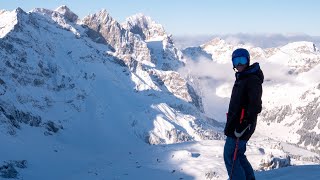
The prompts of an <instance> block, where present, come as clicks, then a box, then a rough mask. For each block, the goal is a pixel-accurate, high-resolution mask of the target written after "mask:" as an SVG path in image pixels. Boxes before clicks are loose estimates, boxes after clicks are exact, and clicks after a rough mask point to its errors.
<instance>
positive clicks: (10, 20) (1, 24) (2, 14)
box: [0, 8, 23, 38]
mask: <svg viewBox="0 0 320 180" xmlns="http://www.w3.org/2000/svg"><path fill="white" fill-rule="evenodd" d="M22 12H23V10H22V9H20V8H18V9H16V10H15V11H6V10H1V11H0V19H1V21H0V38H3V37H4V36H5V35H6V34H7V33H9V32H10V31H11V30H12V29H13V28H14V27H15V25H16V24H17V23H18V13H22Z"/></svg>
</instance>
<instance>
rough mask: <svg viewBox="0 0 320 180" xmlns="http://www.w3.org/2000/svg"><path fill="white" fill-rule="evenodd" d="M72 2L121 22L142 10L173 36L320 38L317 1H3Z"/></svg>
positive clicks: (26, 2) (31, 2)
mask: <svg viewBox="0 0 320 180" xmlns="http://www.w3.org/2000/svg"><path fill="white" fill-rule="evenodd" d="M63 4H64V5H67V6H68V7H69V8H70V9H71V10H72V11H74V12H75V13H76V14H78V15H79V16H80V17H81V18H82V17H84V16H85V15H87V14H89V13H91V14H92V13H95V12H98V11H99V10H101V9H106V10H107V11H108V12H109V13H110V15H111V16H112V17H114V18H115V19H116V20H117V21H119V22H123V21H124V20H125V18H126V17H128V16H130V15H133V14H136V13H139V12H141V13H143V14H145V15H148V16H150V17H151V18H152V19H153V20H155V21H156V22H158V23H160V24H162V25H163V26H164V28H165V29H166V31H167V32H169V33H171V34H173V35H211V34H235V33H254V34H261V33H281V34H308V35H313V36H320V23H318V22H319V19H320V11H319V9H318V8H319V7H320V1H317V0H264V1H262V0H260V1H253V0H197V1H196V0H113V1H111V0H100V1H99V0H90V1H89V0H88V1H84V0H82V1H81V0H46V1H43V0H38V1H36V0H0V9H7V10H13V9H15V8H17V7H21V8H22V9H24V10H25V11H29V10H31V9H33V8H35V7H43V8H48V9H56V8H57V7H58V6H60V5H63Z"/></svg>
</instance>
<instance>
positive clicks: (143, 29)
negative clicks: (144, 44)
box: [123, 14, 166, 40]
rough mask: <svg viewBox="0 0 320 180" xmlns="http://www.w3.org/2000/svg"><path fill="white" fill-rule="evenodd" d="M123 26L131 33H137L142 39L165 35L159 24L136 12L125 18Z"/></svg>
mask: <svg viewBox="0 0 320 180" xmlns="http://www.w3.org/2000/svg"><path fill="white" fill-rule="evenodd" d="M123 27H124V28H125V29H127V30H129V31H130V32H132V33H133V34H138V35H139V36H140V37H141V38H142V39H143V40H149V39H152V38H154V37H158V36H165V35H166V32H165V30H164V28H163V27H162V25H161V24H157V23H156V22H154V21H153V20H152V19H151V18H150V17H148V16H145V15H143V14H136V15H133V16H131V17H128V18H127V19H126V22H125V23H123Z"/></svg>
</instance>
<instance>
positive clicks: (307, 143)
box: [260, 87, 320, 153]
mask: <svg viewBox="0 0 320 180" xmlns="http://www.w3.org/2000/svg"><path fill="white" fill-rule="evenodd" d="M318 94H319V90H318V89H317V88H316V87H314V88H311V89H310V90H308V91H306V92H305V93H304V94H303V95H302V96H301V97H300V98H299V99H300V101H301V103H302V104H303V105H297V104H295V105H294V107H293V105H291V104H289V105H282V106H276V107H273V108H266V109H263V111H262V113H261V114H260V119H261V121H263V122H266V123H267V125H268V126H270V125H272V124H278V125H279V126H283V128H286V129H287V130H289V131H290V132H291V133H292V134H290V135H288V137H282V138H283V139H286V140H289V139H290V138H291V137H290V136H292V135H295V134H296V135H298V137H297V138H298V139H297V140H295V142H294V143H296V144H298V145H300V146H302V147H305V148H308V149H310V150H312V151H315V152H317V153H319V152H320V143H319V139H320V133H319V129H320V126H319V123H320V98H319V96H318Z"/></svg>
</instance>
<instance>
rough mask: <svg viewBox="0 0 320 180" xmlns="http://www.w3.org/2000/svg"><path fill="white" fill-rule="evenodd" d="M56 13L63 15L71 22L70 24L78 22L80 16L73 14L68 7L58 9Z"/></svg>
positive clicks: (63, 6)
mask: <svg viewBox="0 0 320 180" xmlns="http://www.w3.org/2000/svg"><path fill="white" fill-rule="evenodd" d="M55 11H56V12H59V13H60V14H62V15H63V16H64V17H65V19H67V20H69V21H70V22H75V21H77V20H78V16H77V15H76V14H75V13H74V12H72V11H71V10H70V9H69V8H68V7H67V6H66V5H62V6H60V7H58V8H57V9H56V10H55Z"/></svg>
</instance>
